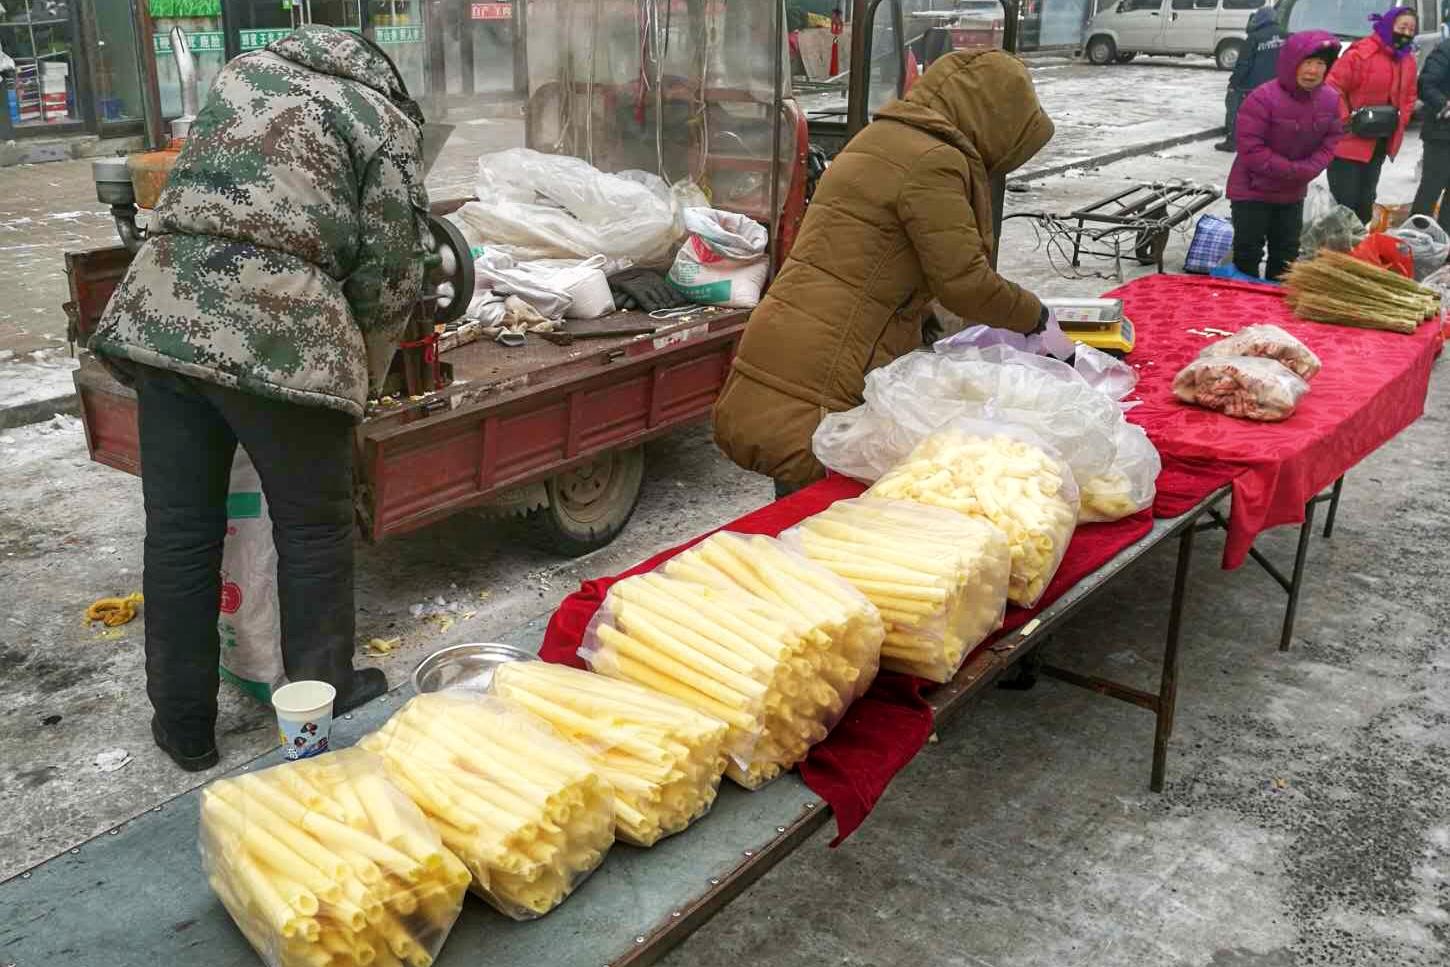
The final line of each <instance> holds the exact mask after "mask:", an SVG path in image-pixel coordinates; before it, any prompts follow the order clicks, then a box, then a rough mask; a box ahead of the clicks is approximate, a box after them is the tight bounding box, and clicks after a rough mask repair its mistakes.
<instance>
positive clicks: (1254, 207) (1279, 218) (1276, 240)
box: [1230, 201, 1304, 279]
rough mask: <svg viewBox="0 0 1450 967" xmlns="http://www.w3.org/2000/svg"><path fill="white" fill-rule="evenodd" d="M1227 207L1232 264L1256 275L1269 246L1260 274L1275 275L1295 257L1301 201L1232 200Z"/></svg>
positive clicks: (1302, 213) (1301, 215)
mask: <svg viewBox="0 0 1450 967" xmlns="http://www.w3.org/2000/svg"><path fill="white" fill-rule="evenodd" d="M1230 207H1231V208H1232V211H1233V221H1234V268H1236V269H1238V270H1239V271H1240V272H1243V273H1244V274H1245V275H1258V274H1259V263H1260V262H1261V261H1263V258H1264V247H1265V245H1266V244H1267V246H1268V249H1269V262H1268V265H1266V266H1265V268H1264V275H1263V277H1264V278H1266V279H1277V278H1279V276H1281V275H1283V274H1284V270H1285V269H1286V268H1288V267H1289V263H1290V262H1292V261H1294V260H1295V259H1297V258H1298V257H1299V233H1300V231H1301V230H1302V229H1303V227H1304V203H1303V202H1295V203H1294V204H1292V205H1276V204H1274V203H1272V202H1267V201H1236V202H1232V203H1231V205H1230Z"/></svg>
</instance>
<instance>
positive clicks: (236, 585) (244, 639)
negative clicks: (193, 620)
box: [217, 447, 286, 702]
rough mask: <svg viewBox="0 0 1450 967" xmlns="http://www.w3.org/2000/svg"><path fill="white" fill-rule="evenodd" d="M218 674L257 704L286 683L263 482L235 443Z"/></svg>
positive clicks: (224, 548) (274, 557) (224, 555)
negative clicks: (219, 671)
mask: <svg viewBox="0 0 1450 967" xmlns="http://www.w3.org/2000/svg"><path fill="white" fill-rule="evenodd" d="M217 631H218V632H220V633H221V642H222V653H221V675H222V678H224V679H226V680H227V681H229V682H231V683H233V684H234V685H236V686H237V687H238V688H240V689H241V690H242V691H244V692H246V693H247V694H248V695H251V696H252V697H253V698H255V699H257V700H258V701H260V702H270V701H271V700H272V691H273V690H274V689H276V688H278V687H280V686H281V685H282V684H283V683H284V682H285V681H286V677H285V673H284V671H283V667H282V610H281V607H280V606H279V605H278V603H277V548H276V545H275V544H274V543H273V542H272V517H271V515H270V514H268V513H267V498H266V497H265V496H264V495H263V494H262V480H261V478H260V477H259V476H257V469H256V468H255V467H253V466H252V461H251V459H250V458H248V456H247V451H246V450H245V449H243V448H242V447H237V453H236V456H235V457H233V458H232V479H231V488H230V491H229V492H228V494H227V537H226V543H225V544H224V545H223V546H222V600H221V613H220V614H219V615H218V617H217Z"/></svg>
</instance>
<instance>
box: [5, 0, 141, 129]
mask: <svg viewBox="0 0 1450 967" xmlns="http://www.w3.org/2000/svg"><path fill="white" fill-rule="evenodd" d="M139 2H141V0H0V52H3V56H0V68H3V84H0V88H3V94H4V106H3V108H0V140H3V141H8V140H12V139H22V138H34V137H48V138H59V137H68V136H87V135H94V136H100V137H103V138H114V137H126V136H132V135H139V134H141V133H142V130H143V126H144V118H145V111H146V109H145V100H144V97H143V92H144V85H143V83H142V76H143V74H142V69H143V68H142V58H141V56H140V54H141V50H140V46H139V44H138V43H137V37H138V36H139V31H138V30H137V22H138V18H137V15H136V14H137V11H136V10H135V8H134V6H133V4H134V3H139Z"/></svg>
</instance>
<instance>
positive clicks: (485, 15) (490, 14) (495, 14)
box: [469, 3, 514, 20]
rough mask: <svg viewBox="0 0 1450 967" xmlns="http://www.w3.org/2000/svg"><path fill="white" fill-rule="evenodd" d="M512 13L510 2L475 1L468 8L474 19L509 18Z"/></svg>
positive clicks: (511, 16)
mask: <svg viewBox="0 0 1450 967" xmlns="http://www.w3.org/2000/svg"><path fill="white" fill-rule="evenodd" d="M513 15H514V7H513V4H511V3H475V4H473V6H472V7H471V8H470V10H469V16H470V17H472V18H473V19H474V20H510V19H512V18H513Z"/></svg>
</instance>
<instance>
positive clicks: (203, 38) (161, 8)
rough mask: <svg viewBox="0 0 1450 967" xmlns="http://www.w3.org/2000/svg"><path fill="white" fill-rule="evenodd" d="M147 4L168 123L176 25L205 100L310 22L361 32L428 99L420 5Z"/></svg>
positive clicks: (296, 1)
mask: <svg viewBox="0 0 1450 967" xmlns="http://www.w3.org/2000/svg"><path fill="white" fill-rule="evenodd" d="M3 2H5V0H0V3H3ZM149 4H150V12H151V19H152V24H153V27H152V29H153V33H152V36H151V44H152V50H153V52H154V53H155V56H156V71H157V80H158V86H159V88H160V93H161V113H162V115H163V116H164V117H166V118H173V117H176V116H177V115H178V114H180V113H181V83H180V80H179V78H178V76H177V72H176V64H175V61H174V59H173V58H172V55H171V28H172V27H175V26H179V27H181V28H182V30H183V31H185V32H186V37H187V43H188V45H189V46H190V47H191V51H192V54H193V55H194V56H195V59H196V67H197V74H198V78H199V81H200V84H201V94H202V97H203V99H204V98H205V96H206V92H207V90H208V89H209V88H210V87H211V83H212V81H213V80H214V79H215V77H216V75H217V72H218V71H220V70H221V68H222V65H223V64H225V63H226V62H227V61H228V60H230V59H231V58H233V57H236V56H237V55H238V54H244V53H246V52H248V51H251V50H260V49H261V48H263V47H266V46H267V45H268V44H270V43H272V42H273V41H274V40H278V39H280V38H282V37H285V36H286V35H287V34H288V33H290V32H291V31H293V30H295V29H296V28H297V27H300V26H301V25H303V24H308V23H315V24H327V25H329V26H333V27H341V28H342V29H344V30H356V31H360V32H362V33H364V34H365V35H367V36H369V37H371V38H372V39H373V40H374V41H375V42H376V43H377V44H378V46H380V47H381V48H382V49H383V50H384V51H386V52H387V53H388V55H389V56H390V57H392V58H393V60H394V62H395V63H396V64H397V65H398V70H399V71H400V72H401V73H402V75H403V80H404V81H405V82H406V83H407V85H408V90H409V91H410V92H411V93H412V94H413V95H414V96H415V97H425V96H426V95H427V94H428V93H429V90H430V87H429V76H428V47H427V44H426V43H425V39H426V36H427V32H426V30H425V27H424V11H423V0H149ZM440 39H441V38H440Z"/></svg>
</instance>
